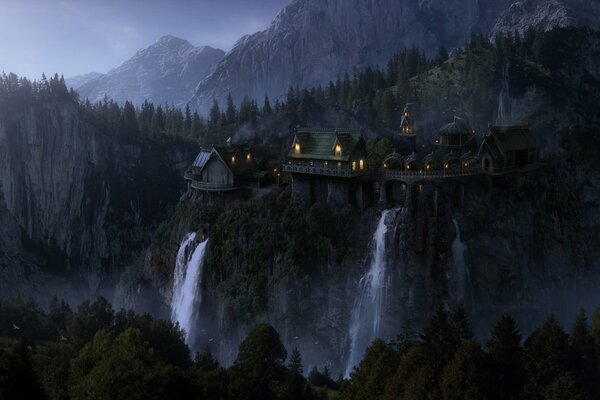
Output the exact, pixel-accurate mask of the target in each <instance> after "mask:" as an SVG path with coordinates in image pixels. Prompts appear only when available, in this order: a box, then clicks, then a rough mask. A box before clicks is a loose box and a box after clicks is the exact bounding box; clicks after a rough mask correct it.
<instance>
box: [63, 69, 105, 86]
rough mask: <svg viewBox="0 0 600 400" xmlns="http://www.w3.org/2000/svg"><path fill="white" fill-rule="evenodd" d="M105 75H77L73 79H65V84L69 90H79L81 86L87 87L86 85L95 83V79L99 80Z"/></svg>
mask: <svg viewBox="0 0 600 400" xmlns="http://www.w3.org/2000/svg"><path fill="white" fill-rule="evenodd" d="M103 75H104V74H101V73H100V72H89V73H87V74H83V75H76V76H73V77H71V78H67V79H65V82H66V84H67V87H68V88H72V89H73V90H77V89H79V88H80V87H81V86H83V85H85V84H86V83H88V82H90V81H93V80H95V79H98V78H100V77H101V76H103Z"/></svg>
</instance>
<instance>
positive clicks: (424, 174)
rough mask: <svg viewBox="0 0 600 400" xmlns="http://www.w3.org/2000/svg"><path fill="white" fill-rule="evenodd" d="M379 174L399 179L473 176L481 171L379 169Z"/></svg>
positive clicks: (474, 169) (477, 169)
mask: <svg viewBox="0 0 600 400" xmlns="http://www.w3.org/2000/svg"><path fill="white" fill-rule="evenodd" d="M379 173H380V175H381V176H382V177H383V178H384V179H401V178H436V179H440V178H458V177H461V176H474V175H480V174H481V173H483V171H482V169H481V168H469V169H463V170H460V171H457V170H449V171H439V170H436V171H395V170H389V169H384V170H379Z"/></svg>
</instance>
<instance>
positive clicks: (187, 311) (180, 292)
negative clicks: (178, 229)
mask: <svg viewBox="0 0 600 400" xmlns="http://www.w3.org/2000/svg"><path fill="white" fill-rule="evenodd" d="M207 243H208V239H207V240H205V241H203V242H201V243H200V244H198V245H197V246H195V244H196V234H195V233H189V234H187V235H186V236H185V238H184V239H183V241H182V243H181V245H180V247H179V252H178V253H177V261H176V265H175V274H174V280H173V297H172V298H171V320H172V321H173V322H179V326H180V327H181V328H182V329H183V330H184V331H185V341H186V343H187V344H188V345H190V346H192V345H193V342H194V333H195V332H194V328H195V327H194V325H195V323H196V319H197V316H198V315H197V313H198V307H199V306H200V302H201V301H202V292H201V288H202V286H201V285H202V267H203V265H204V255H205V250H206V244H207Z"/></svg>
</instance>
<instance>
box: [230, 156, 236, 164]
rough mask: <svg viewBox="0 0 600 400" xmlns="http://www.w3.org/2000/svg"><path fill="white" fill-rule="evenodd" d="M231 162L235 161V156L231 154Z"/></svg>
mask: <svg viewBox="0 0 600 400" xmlns="http://www.w3.org/2000/svg"><path fill="white" fill-rule="evenodd" d="M231 163H232V164H233V163H235V156H231Z"/></svg>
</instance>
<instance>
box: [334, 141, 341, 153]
mask: <svg viewBox="0 0 600 400" xmlns="http://www.w3.org/2000/svg"><path fill="white" fill-rule="evenodd" d="M335 155H336V156H341V155H342V145H341V144H339V143H338V144H336V145H335Z"/></svg>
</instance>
